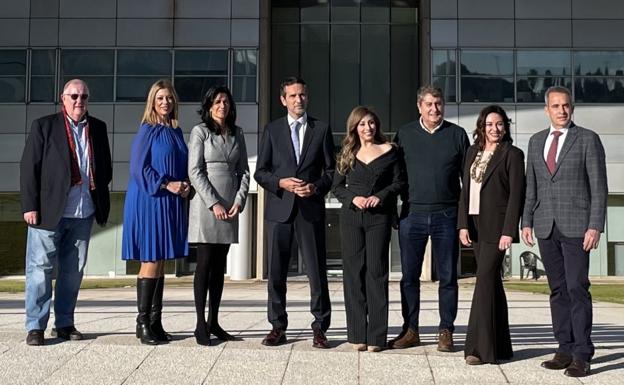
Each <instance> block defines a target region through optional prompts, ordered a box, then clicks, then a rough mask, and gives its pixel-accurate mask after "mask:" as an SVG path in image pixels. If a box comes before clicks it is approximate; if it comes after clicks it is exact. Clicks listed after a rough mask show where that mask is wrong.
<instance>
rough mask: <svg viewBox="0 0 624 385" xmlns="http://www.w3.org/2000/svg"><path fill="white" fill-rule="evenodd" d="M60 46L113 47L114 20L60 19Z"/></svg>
mask: <svg viewBox="0 0 624 385" xmlns="http://www.w3.org/2000/svg"><path fill="white" fill-rule="evenodd" d="M59 30H60V33H59V40H60V41H59V45H61V46H84V47H94V46H114V45H115V19H61V21H60V27H59Z"/></svg>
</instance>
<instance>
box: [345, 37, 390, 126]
mask: <svg viewBox="0 0 624 385" xmlns="http://www.w3.org/2000/svg"><path fill="white" fill-rule="evenodd" d="M361 31H362V32H361V33H362V42H365V43H363V44H364V47H363V48H364V49H362V54H361V59H360V62H361V63H360V68H361V71H362V75H361V76H360V90H361V91H360V103H359V104H363V105H366V106H372V107H373V108H374V109H375V111H376V112H377V115H379V119H380V120H381V126H382V128H383V130H384V131H386V130H388V128H389V127H390V79H389V77H388V73H389V72H390V28H389V26H388V25H362V27H361ZM372 47H374V49H369V48H372ZM353 107H355V106H353ZM345 120H346V116H345Z"/></svg>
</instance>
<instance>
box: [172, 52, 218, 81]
mask: <svg viewBox="0 0 624 385" xmlns="http://www.w3.org/2000/svg"><path fill="white" fill-rule="evenodd" d="M227 68H228V59H227V51H224V50H218V51H217V50H212V51H176V52H175V74H176V75H223V76H227Z"/></svg>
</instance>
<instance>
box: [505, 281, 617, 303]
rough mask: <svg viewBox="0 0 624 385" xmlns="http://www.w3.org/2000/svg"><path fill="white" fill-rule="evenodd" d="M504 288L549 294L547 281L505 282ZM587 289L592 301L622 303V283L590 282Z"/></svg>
mask: <svg viewBox="0 0 624 385" xmlns="http://www.w3.org/2000/svg"><path fill="white" fill-rule="evenodd" d="M505 289H508V290H517V291H528V292H531V293H538V294H550V288H549V287H548V284H547V283H514V282H506V283H505ZM589 291H590V292H591V295H592V299H593V300H594V301H601V302H614V303H621V304H624V284H612V283H604V284H602V283H601V284H592V285H591V287H590V289H589Z"/></svg>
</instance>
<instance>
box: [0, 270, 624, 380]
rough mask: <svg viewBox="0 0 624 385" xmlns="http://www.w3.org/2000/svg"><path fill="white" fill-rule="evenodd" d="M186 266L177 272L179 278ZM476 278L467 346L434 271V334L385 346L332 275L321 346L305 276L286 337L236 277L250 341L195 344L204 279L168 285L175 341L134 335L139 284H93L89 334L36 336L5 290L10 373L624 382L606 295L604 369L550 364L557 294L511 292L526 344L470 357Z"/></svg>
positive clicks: (621, 310) (617, 310) (392, 321)
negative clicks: (370, 347)
mask: <svg viewBox="0 0 624 385" xmlns="http://www.w3.org/2000/svg"><path fill="white" fill-rule="evenodd" d="M174 280H176V279H175V278H172V279H170V280H169V281H174ZM472 288H473V286H472V285H471V284H470V283H462V284H460V299H459V314H458V317H457V321H456V325H457V326H456V327H457V329H456V332H455V342H456V348H457V351H456V352H454V353H440V352H438V351H437V350H436V332H437V324H438V311H437V285H436V284H434V283H424V284H423V287H422V310H421V315H420V324H421V327H420V333H421V338H422V341H423V346H420V347H415V348H411V349H405V350H386V351H383V352H381V353H368V352H356V351H354V350H353V349H352V348H351V346H350V345H349V344H348V343H346V329H345V314H344V302H343V295H342V284H341V283H340V282H330V291H331V298H332V306H333V314H332V327H331V329H330V330H329V331H328V337H329V338H330V342H331V346H332V348H331V349H329V350H323V351H321V350H317V349H313V348H312V346H311V338H312V332H311V330H310V328H309V324H310V321H311V316H310V314H309V312H308V306H309V305H308V304H309V289H308V285H307V283H306V282H304V281H300V280H295V281H291V282H289V286H288V301H289V303H288V313H289V320H290V321H289V322H290V326H289V330H288V340H289V342H288V343H287V344H285V345H282V346H279V347H274V348H268V347H265V346H262V345H261V344H260V341H261V340H262V338H263V337H264V335H265V334H266V333H267V331H268V330H269V324H268V323H267V321H266V297H267V295H266V283H264V282H256V281H250V282H243V283H238V282H228V283H226V287H225V291H224V298H223V303H222V306H221V315H220V320H221V325H222V326H223V327H224V328H225V329H226V330H228V331H230V332H231V333H233V334H235V335H236V336H237V337H239V338H240V340H238V341H232V342H227V343H222V342H219V341H215V343H214V344H213V346H210V347H200V346H198V345H196V344H195V339H194V338H193V335H192V331H193V329H194V327H195V312H194V306H193V290H192V287H190V286H187V287H167V288H166V289H165V309H164V310H165V314H164V320H163V323H164V325H165V328H166V329H167V330H168V331H170V332H172V333H173V335H174V341H173V342H171V343H169V344H166V345H159V346H156V347H150V346H143V345H141V344H140V343H139V342H138V340H137V339H136V338H135V337H134V318H135V313H136V306H135V296H136V292H135V289H134V288H123V289H97V290H83V291H81V293H80V298H79V303H78V308H77V312H76V326H77V328H78V329H79V330H80V331H82V332H83V333H84V334H85V335H86V337H87V339H86V340H84V341H77V342H61V341H60V340H58V339H53V338H51V337H49V329H50V327H51V325H53V320H54V318H53V317H52V318H51V320H50V327H49V328H48V331H46V337H47V339H46V345H45V346H43V347H29V346H27V345H26V344H25V342H24V338H25V332H24V330H23V323H24V310H23V306H24V303H23V300H24V298H23V293H22V294H7V293H0V384H3V385H5V384H6V385H12V384H107V385H108V384H124V385H129V384H173V385H183V384H401V385H403V384H470V385H475V384H531V385H535V384H539V385H546V384H624V306H623V305H617V304H610V303H595V304H594V328H593V334H592V336H593V340H594V343H595V345H596V355H595V357H594V360H593V362H592V375H591V376H589V377H586V378H583V379H572V378H567V377H565V376H564V375H563V373H562V372H558V371H548V370H546V369H542V368H541V367H540V361H541V360H543V359H545V358H547V357H550V356H551V354H552V352H553V348H554V347H555V343H554V339H553V337H552V329H551V326H550V311H549V307H548V297H547V296H544V295H537V294H529V293H521V292H507V296H508V301H509V319H510V323H511V333H512V340H513V345H514V352H515V356H514V358H513V360H511V361H509V362H503V363H501V364H499V365H482V366H468V365H466V364H465V363H464V360H463V352H462V348H463V340H464V337H465V331H466V323H467V320H468V313H469V310H470V299H471V296H472ZM390 300H391V303H390V318H389V325H390V330H389V336H390V337H392V336H394V335H395V334H396V333H398V332H399V330H400V325H401V304H400V298H399V286H398V283H396V282H392V283H391V284H390Z"/></svg>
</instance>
